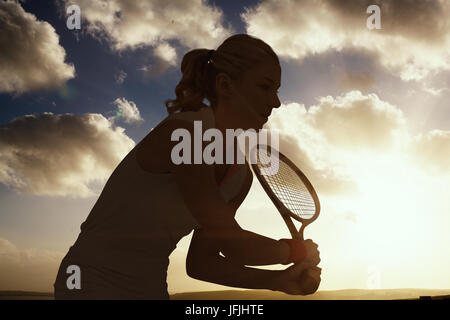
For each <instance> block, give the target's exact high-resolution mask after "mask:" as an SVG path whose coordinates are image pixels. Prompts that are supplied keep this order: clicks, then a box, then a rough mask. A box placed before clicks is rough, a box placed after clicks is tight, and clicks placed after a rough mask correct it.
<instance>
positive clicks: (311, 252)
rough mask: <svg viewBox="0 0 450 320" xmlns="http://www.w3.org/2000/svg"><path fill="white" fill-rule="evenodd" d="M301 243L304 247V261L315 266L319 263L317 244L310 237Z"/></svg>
mask: <svg viewBox="0 0 450 320" xmlns="http://www.w3.org/2000/svg"><path fill="white" fill-rule="evenodd" d="M303 244H304V246H305V247H306V257H305V260H304V261H305V262H306V263H309V264H311V265H312V266H317V265H318V264H319V263H320V251H319V250H318V248H319V246H318V245H317V243H315V242H313V241H312V240H311V239H308V240H305V241H303Z"/></svg>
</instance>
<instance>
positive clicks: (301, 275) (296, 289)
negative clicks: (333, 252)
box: [273, 240, 322, 295]
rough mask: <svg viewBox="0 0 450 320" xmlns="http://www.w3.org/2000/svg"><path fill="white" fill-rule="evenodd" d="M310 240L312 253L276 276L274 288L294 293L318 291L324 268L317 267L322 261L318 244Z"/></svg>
mask: <svg viewBox="0 0 450 320" xmlns="http://www.w3.org/2000/svg"><path fill="white" fill-rule="evenodd" d="M307 241H308V246H309V247H310V249H312V248H314V247H315V248H316V249H315V250H310V252H311V254H310V255H308V256H307V258H305V260H303V261H302V262H299V263H297V264H294V265H292V266H290V267H289V268H287V269H286V270H283V271H280V273H279V274H278V275H277V276H276V277H275V278H274V285H273V288H274V290H277V291H282V292H284V293H287V294H292V295H308V294H312V293H314V292H316V291H317V289H318V288H319V285H320V281H321V278H320V275H321V272H322V269H321V268H319V267H317V264H318V263H319V262H320V258H319V252H318V250H317V245H316V244H314V243H313V242H312V241H311V240H307Z"/></svg>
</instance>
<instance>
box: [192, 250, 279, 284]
mask: <svg viewBox="0 0 450 320" xmlns="http://www.w3.org/2000/svg"><path fill="white" fill-rule="evenodd" d="M279 273H280V271H276V270H260V269H256V268H249V267H245V266H242V265H239V264H236V263H234V262H232V261H231V260H229V259H227V258H224V257H221V256H219V255H217V257H215V258H210V259H208V261H207V262H205V263H204V264H202V265H201V266H198V265H197V267H196V268H195V270H192V269H189V268H188V275H189V276H190V277H192V278H195V279H198V280H202V281H208V282H213V283H217V284H221V285H225V286H229V287H237V288H246V289H267V290H279V289H278V285H277V276H278V275H279Z"/></svg>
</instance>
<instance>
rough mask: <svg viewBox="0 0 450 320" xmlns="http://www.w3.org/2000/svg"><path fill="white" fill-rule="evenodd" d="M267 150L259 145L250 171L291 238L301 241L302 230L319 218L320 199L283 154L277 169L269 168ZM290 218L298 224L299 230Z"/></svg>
mask: <svg viewBox="0 0 450 320" xmlns="http://www.w3.org/2000/svg"><path fill="white" fill-rule="evenodd" d="M269 149H270V148H268V146H264V145H262V146H259V147H258V148H257V149H256V150H255V151H256V157H255V158H256V159H255V160H256V161H253V162H252V168H253V172H254V173H255V175H256V177H257V178H258V180H259V182H260V183H261V186H262V187H263V189H264V191H265V192H266V193H267V195H268V196H269V198H270V199H271V200H272V202H273V203H274V205H275V207H276V208H277V209H278V212H279V213H280V214H281V216H282V217H283V220H284V222H285V223H286V225H287V227H288V229H289V232H290V233H291V236H292V238H293V239H298V240H302V241H303V240H304V235H303V233H304V230H305V227H306V226H307V225H308V224H310V223H311V222H313V221H314V220H316V219H317V217H318V216H319V213H320V202H319V198H318V197H317V194H316V191H315V190H314V187H313V186H312V184H311V182H309V180H308V179H307V178H306V176H305V175H304V174H303V172H302V171H301V170H300V169H299V168H297V166H296V165H295V164H294V163H293V162H292V161H291V160H289V159H288V158H287V157H286V156H285V155H283V154H282V153H280V152H278V162H279V165H278V168H272V169H270V161H271V160H272V159H271V157H270V154H271V153H270V150H269ZM274 150H275V149H272V150H271V151H272V153H273V151H274ZM275 154H276V153H275ZM292 219H295V220H297V221H299V222H300V223H301V227H300V229H299V230H297V228H296V227H295V224H294V222H293V221H292Z"/></svg>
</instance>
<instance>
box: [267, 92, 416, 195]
mask: <svg viewBox="0 0 450 320" xmlns="http://www.w3.org/2000/svg"><path fill="white" fill-rule="evenodd" d="M318 101H319V103H318V104H317V105H313V106H310V107H309V109H308V110H306V108H305V106H304V105H301V104H298V103H288V104H283V105H282V106H281V107H280V108H279V109H276V110H274V111H273V114H272V116H271V117H270V120H269V123H268V127H270V128H271V129H277V130H279V132H280V151H281V152H283V153H285V154H286V155H287V156H288V157H289V158H290V159H291V160H292V161H294V163H296V164H297V165H298V166H299V167H300V168H301V170H302V171H304V172H305V174H306V175H307V176H308V177H309V178H310V180H311V182H312V184H313V185H314V186H315V187H316V188H317V189H318V191H319V192H321V193H326V194H353V193H355V192H358V188H357V186H356V184H355V181H353V178H352V167H351V165H350V163H352V162H351V161H354V159H357V158H358V157H359V156H361V155H364V154H372V155H377V154H383V153H385V152H389V151H391V150H397V149H399V148H403V147H405V145H407V142H408V141H409V140H408V138H409V137H408V134H407V127H406V120H405V118H404V116H403V113H402V112H401V111H400V110H399V109H398V108H396V107H395V106H393V105H390V104H389V103H387V102H385V101H382V100H380V99H379V98H378V96H377V95H375V94H368V95H363V94H362V93H361V92H360V91H350V92H348V93H346V94H345V95H343V96H338V97H331V96H328V97H322V98H319V99H318Z"/></svg>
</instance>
